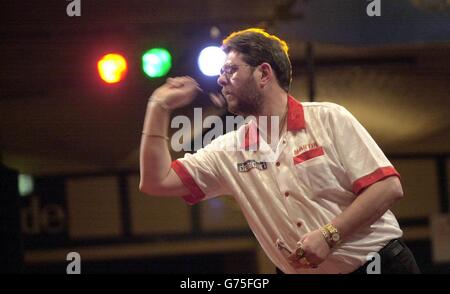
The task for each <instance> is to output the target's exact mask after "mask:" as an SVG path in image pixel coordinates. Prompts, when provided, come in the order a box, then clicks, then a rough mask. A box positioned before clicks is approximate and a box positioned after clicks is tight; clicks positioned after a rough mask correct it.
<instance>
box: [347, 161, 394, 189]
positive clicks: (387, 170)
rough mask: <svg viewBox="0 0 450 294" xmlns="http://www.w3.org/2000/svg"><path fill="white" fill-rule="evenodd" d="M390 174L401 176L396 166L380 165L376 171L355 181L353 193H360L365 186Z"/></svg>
mask: <svg viewBox="0 0 450 294" xmlns="http://www.w3.org/2000/svg"><path fill="white" fill-rule="evenodd" d="M390 176H397V177H399V178H400V174H399V173H398V172H397V171H396V170H395V168H394V167H392V166H387V167H380V168H379V169H377V170H376V171H374V172H372V173H370V174H368V175H366V176H364V177H361V178H359V179H357V180H356V181H355V182H353V193H355V194H356V195H359V194H361V192H362V191H363V190H364V189H365V188H367V187H369V186H370V185H372V184H375V183H376V182H379V181H381V180H383V179H385V178H387V177H390Z"/></svg>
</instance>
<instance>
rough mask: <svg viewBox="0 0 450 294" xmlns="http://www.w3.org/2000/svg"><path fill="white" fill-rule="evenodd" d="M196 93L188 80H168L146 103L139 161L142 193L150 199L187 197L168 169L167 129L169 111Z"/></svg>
mask: <svg viewBox="0 0 450 294" xmlns="http://www.w3.org/2000/svg"><path fill="white" fill-rule="evenodd" d="M199 90H200V88H199V86H198V84H197V82H196V81H195V80H194V79H192V78H190V77H187V76H185V77H177V78H169V79H167V81H166V83H165V84H164V85H162V86H161V87H159V88H158V89H156V90H155V91H154V92H153V94H152V96H151V98H150V99H149V103H148V105H147V111H146V114H145V120H144V127H143V130H142V137H141V146H140V157H139V162H140V173H141V178H140V183H139V189H140V190H141V191H142V192H144V193H146V194H149V195H153V196H183V195H186V194H189V190H188V189H187V188H185V186H184V185H183V183H182V182H181V180H180V178H179V177H178V176H177V174H176V173H175V172H174V171H173V170H172V169H171V167H170V165H171V163H172V158H171V156H170V153H169V140H168V128H169V120H170V111H171V110H174V109H176V108H180V107H182V106H185V105H187V104H189V103H191V102H192V100H193V99H194V98H195V96H196V94H197V93H198V91H199Z"/></svg>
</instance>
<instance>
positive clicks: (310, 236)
mask: <svg viewBox="0 0 450 294" xmlns="http://www.w3.org/2000/svg"><path fill="white" fill-rule="evenodd" d="M298 246H299V247H301V248H302V249H303V252H304V253H303V255H302V257H301V258H299V256H298V255H297V254H296V252H294V253H293V254H292V255H291V256H289V260H290V262H291V264H292V265H293V266H294V267H295V268H314V267H317V266H318V265H319V264H321V263H322V262H323V261H324V260H325V258H327V256H328V255H329V254H330V247H329V246H328V243H327V241H326V240H325V238H324V236H323V235H322V233H321V232H320V230H315V231H312V232H309V233H307V234H305V235H303V237H302V238H301V239H300V241H299V242H298ZM297 253H298V252H297Z"/></svg>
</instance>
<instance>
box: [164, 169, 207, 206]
mask: <svg viewBox="0 0 450 294" xmlns="http://www.w3.org/2000/svg"><path fill="white" fill-rule="evenodd" d="M171 167H172V169H173V170H174V171H175V173H176V174H177V175H178V176H179V177H180V180H181V181H182V182H183V184H184V186H185V187H186V188H188V190H189V191H190V192H191V193H192V194H191V195H185V196H182V197H183V199H184V200H185V201H186V202H187V203H188V204H190V205H193V204H195V203H198V202H200V200H202V199H203V198H205V193H203V191H202V190H201V189H200V187H199V186H198V185H197V183H196V182H195V181H194V178H192V176H191V174H190V173H189V172H188V170H187V169H186V168H185V167H184V166H183V164H182V163H181V162H180V161H179V160H174V161H172V164H171Z"/></svg>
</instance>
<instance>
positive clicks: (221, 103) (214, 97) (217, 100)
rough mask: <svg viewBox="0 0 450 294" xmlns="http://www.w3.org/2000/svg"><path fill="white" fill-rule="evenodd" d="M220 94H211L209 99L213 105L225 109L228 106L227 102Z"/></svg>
mask: <svg viewBox="0 0 450 294" xmlns="http://www.w3.org/2000/svg"><path fill="white" fill-rule="evenodd" d="M219 95H220V94H213V93H209V98H210V99H211V101H212V103H213V104H214V105H215V106H216V107H219V108H224V107H225V106H226V101H225V99H224V98H223V97H221V96H219Z"/></svg>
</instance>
